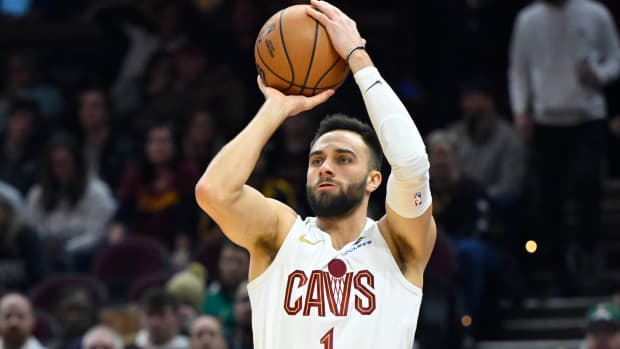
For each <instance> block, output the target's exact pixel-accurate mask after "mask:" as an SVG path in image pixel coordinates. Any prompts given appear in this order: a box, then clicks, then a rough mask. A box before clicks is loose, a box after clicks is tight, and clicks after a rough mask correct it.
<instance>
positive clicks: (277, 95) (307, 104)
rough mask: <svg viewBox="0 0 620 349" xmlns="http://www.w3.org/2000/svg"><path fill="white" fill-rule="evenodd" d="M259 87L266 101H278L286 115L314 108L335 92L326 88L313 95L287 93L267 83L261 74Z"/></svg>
mask: <svg viewBox="0 0 620 349" xmlns="http://www.w3.org/2000/svg"><path fill="white" fill-rule="evenodd" d="M256 80H257V82H258V88H259V89H260V91H261V92H262V93H263V95H264V96H265V100H266V101H270V102H273V103H277V104H278V106H279V108H280V109H281V110H282V113H284V114H285V115H286V116H294V115H298V114H299V113H301V112H304V111H306V110H310V109H313V108H314V107H316V106H317V105H319V104H322V103H325V101H327V100H328V99H329V97H331V96H332V95H333V94H334V92H335V91H334V90H333V89H329V90H325V91H323V92H321V93H319V94H316V95H314V96H311V97H306V96H303V95H285V94H284V93H282V92H280V91H278V90H276V89H275V88H272V87H269V86H267V85H265V83H264V82H263V79H261V77H260V75H259V76H258V78H257V79H256Z"/></svg>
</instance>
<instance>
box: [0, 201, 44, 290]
mask: <svg viewBox="0 0 620 349" xmlns="http://www.w3.org/2000/svg"><path fill="white" fill-rule="evenodd" d="M44 275H45V261H44V256H43V247H42V246H41V242H40V240H39V236H38V235H37V233H36V232H35V231H34V230H32V229H31V228H29V227H27V226H26V225H24V224H23V222H22V221H21V217H20V213H19V211H18V210H17V209H16V207H15V206H14V205H13V203H12V202H10V201H9V199H7V198H6V197H4V195H2V194H0V294H1V293H4V292H6V291H8V290H13V291H21V292H27V291H28V290H30V289H31V288H32V287H33V286H35V285H36V283H37V282H38V281H39V280H41V278H42V277H43V276H44Z"/></svg>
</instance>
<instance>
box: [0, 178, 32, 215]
mask: <svg viewBox="0 0 620 349" xmlns="http://www.w3.org/2000/svg"><path fill="white" fill-rule="evenodd" d="M0 196H2V197H3V198H4V199H6V200H7V201H8V202H9V203H10V204H11V205H12V206H13V208H14V209H15V211H16V212H17V214H18V215H19V217H20V218H22V219H24V218H26V202H25V201H24V197H23V195H22V194H21V193H20V192H19V190H17V188H15V187H14V186H12V185H10V184H9V183H6V182H3V181H0Z"/></svg>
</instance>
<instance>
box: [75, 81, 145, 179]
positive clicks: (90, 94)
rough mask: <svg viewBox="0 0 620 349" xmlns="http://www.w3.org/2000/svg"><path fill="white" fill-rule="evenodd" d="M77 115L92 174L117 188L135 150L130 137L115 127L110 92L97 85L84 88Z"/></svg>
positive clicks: (85, 153)
mask: <svg viewBox="0 0 620 349" xmlns="http://www.w3.org/2000/svg"><path fill="white" fill-rule="evenodd" d="M78 118H79V128H80V129H79V131H80V135H81V137H80V138H81V139H80V140H81V145H82V149H83V152H84V157H85V159H86V164H87V166H88V171H89V173H90V174H91V175H95V176H98V177H99V178H101V179H102V180H103V181H104V182H105V183H106V184H107V185H108V186H109V187H110V188H118V185H119V184H120V177H121V176H122V174H123V172H124V171H125V167H126V166H127V163H128V162H129V161H130V160H131V158H132V156H133V151H134V149H133V144H132V142H131V141H130V140H129V138H128V136H127V135H125V134H123V133H122V132H119V131H118V130H117V129H115V128H114V127H113V121H114V120H112V111H111V105H110V101H109V99H108V95H107V93H106V92H105V91H104V90H103V89H101V88H98V87H89V88H86V89H84V90H82V91H81V92H80V95H79V110H78Z"/></svg>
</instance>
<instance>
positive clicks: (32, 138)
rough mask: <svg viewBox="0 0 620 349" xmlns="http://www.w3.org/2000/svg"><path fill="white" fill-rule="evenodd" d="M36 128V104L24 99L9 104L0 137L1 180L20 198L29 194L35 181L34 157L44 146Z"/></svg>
mask: <svg viewBox="0 0 620 349" xmlns="http://www.w3.org/2000/svg"><path fill="white" fill-rule="evenodd" d="M39 125H40V119H39V108H38V107H37V105H36V103H34V102H33V101H31V100H26V99H15V100H13V101H12V102H11V105H10V108H9V110H8V117H7V120H6V129H5V130H4V131H3V133H2V136H1V137H0V139H1V140H2V144H0V146H1V147H0V179H2V180H3V181H5V182H6V183H8V184H10V185H12V186H14V187H16V188H17V189H18V190H19V191H20V192H21V193H22V194H25V193H27V192H28V190H29V189H30V187H31V186H32V184H33V183H34V182H35V181H36V178H37V170H38V166H37V161H38V158H37V156H38V152H39V151H40V148H41V146H42V145H43V144H44V142H43V141H42V140H41V139H42V138H43V137H41V135H40V134H39V132H38V130H39V129H40V128H39Z"/></svg>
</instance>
